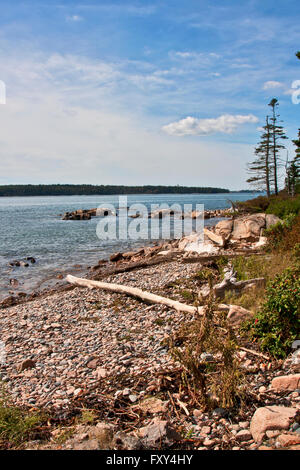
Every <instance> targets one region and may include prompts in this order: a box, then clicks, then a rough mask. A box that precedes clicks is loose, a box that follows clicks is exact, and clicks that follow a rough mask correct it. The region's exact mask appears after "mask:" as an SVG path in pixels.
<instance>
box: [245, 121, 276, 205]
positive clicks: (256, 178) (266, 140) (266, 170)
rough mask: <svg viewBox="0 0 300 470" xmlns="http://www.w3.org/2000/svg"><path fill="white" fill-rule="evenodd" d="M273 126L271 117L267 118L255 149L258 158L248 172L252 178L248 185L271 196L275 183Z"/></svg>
mask: <svg viewBox="0 0 300 470" xmlns="http://www.w3.org/2000/svg"><path fill="white" fill-rule="evenodd" d="M271 137H272V125H271V124H270V123H269V117H268V116H267V117H266V125H265V126H264V127H263V133H262V135H261V138H260V142H259V144H258V146H257V147H256V148H255V155H257V158H256V159H255V160H254V161H253V162H251V163H249V164H248V165H247V170H248V172H249V173H251V174H252V175H253V176H251V177H250V178H249V179H248V180H247V183H249V184H251V185H253V186H255V187H256V188H257V189H263V190H265V191H266V192H267V195H268V196H270V193H271V184H272V182H273V165H272V164H271V148H272V140H271Z"/></svg>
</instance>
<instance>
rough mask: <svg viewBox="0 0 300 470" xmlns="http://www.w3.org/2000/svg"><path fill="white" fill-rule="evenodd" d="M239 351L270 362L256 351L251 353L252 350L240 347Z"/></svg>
mask: <svg viewBox="0 0 300 470" xmlns="http://www.w3.org/2000/svg"><path fill="white" fill-rule="evenodd" d="M240 349H241V350H242V351H245V352H247V353H249V354H253V355H254V356H258V357H262V358H263V359H266V361H270V358H269V357H268V356H265V355H264V354H262V353H259V352H256V351H252V349H247V348H242V347H240Z"/></svg>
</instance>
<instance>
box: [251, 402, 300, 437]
mask: <svg viewBox="0 0 300 470" xmlns="http://www.w3.org/2000/svg"><path fill="white" fill-rule="evenodd" d="M296 415H297V409H296V408H288V407H284V406H277V405H274V406H266V407H263V408H258V409H257V410H256V411H255V413H254V415H253V417H252V420H251V423H250V431H251V434H252V436H253V439H254V440H255V441H256V442H261V441H262V440H263V438H264V436H265V433H266V431H268V430H271V431H272V430H277V429H289V427H290V424H291V422H292V421H293V419H294V418H295V417H296Z"/></svg>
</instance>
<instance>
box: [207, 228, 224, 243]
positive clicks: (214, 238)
mask: <svg viewBox="0 0 300 470" xmlns="http://www.w3.org/2000/svg"><path fill="white" fill-rule="evenodd" d="M203 230H204V235H206V236H207V237H208V238H209V239H210V240H211V241H212V242H214V243H216V244H217V245H219V246H224V244H225V240H224V238H223V237H222V236H220V235H217V234H216V233H214V232H212V231H211V230H208V229H206V228H204V229H203Z"/></svg>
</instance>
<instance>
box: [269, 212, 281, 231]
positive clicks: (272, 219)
mask: <svg viewBox="0 0 300 470" xmlns="http://www.w3.org/2000/svg"><path fill="white" fill-rule="evenodd" d="M278 222H282V220H281V219H280V218H279V217H277V215H274V214H266V229H268V228H270V227H272V225H276V224H278Z"/></svg>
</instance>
